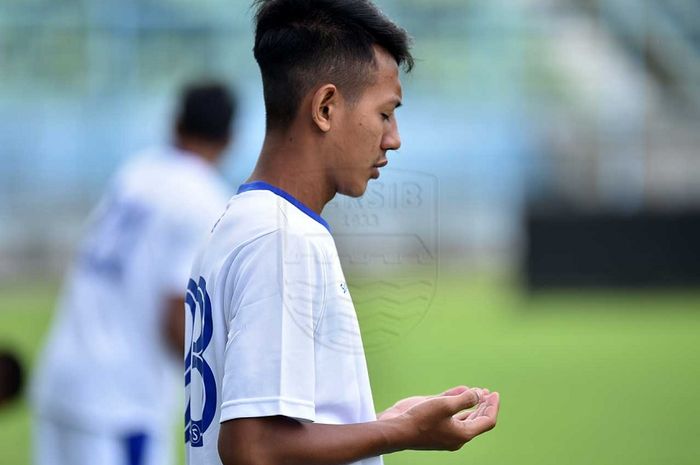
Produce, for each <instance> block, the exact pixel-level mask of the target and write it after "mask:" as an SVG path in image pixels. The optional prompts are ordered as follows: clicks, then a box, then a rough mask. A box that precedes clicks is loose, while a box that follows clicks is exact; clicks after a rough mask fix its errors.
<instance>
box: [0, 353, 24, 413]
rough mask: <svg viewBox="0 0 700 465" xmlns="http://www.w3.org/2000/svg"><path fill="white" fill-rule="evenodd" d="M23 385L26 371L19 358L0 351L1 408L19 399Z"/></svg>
mask: <svg viewBox="0 0 700 465" xmlns="http://www.w3.org/2000/svg"><path fill="white" fill-rule="evenodd" d="M23 384H24V371H23V370H22V365H21V363H20V361H19V359H18V358H17V356H16V355H14V354H13V353H12V352H9V351H6V350H3V351H0V406H2V405H3V404H6V403H7V402H10V401H11V400H13V399H15V398H16V397H18V396H19V395H20V393H21V392H22V386H23Z"/></svg>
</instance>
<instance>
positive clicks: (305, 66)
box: [253, 0, 414, 129]
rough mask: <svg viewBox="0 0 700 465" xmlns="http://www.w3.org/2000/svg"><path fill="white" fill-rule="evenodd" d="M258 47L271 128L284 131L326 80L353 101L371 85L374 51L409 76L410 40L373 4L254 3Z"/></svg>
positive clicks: (339, 0)
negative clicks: (379, 50)
mask: <svg viewBox="0 0 700 465" xmlns="http://www.w3.org/2000/svg"><path fill="white" fill-rule="evenodd" d="M253 6H254V7H257V12H256V15H255V23H256V27H255V47H254V49H253V52H254V54H255V59H256V60H257V62H258V65H259V66H260V72H261V74H262V80H263V89H264V94H265V110H266V114H267V126H268V129H271V128H277V129H285V128H287V127H288V126H289V124H290V123H291V122H292V121H293V119H294V117H295V116H296V113H297V111H298V110H299V105H300V103H301V100H302V98H303V97H304V96H305V95H306V94H307V93H308V92H309V91H310V90H311V89H313V87H314V86H316V85H318V84H320V83H322V82H323V81H326V82H330V83H333V84H335V85H336V86H337V87H338V89H340V90H341V92H343V95H344V96H345V97H346V98H348V99H349V100H351V101H352V100H353V99H355V98H357V97H358V96H359V95H360V94H361V91H362V90H363V89H364V87H365V86H366V85H367V84H369V83H370V82H371V78H372V73H371V72H370V71H371V68H372V67H373V66H375V60H374V51H373V48H372V46H373V45H378V46H380V47H382V48H384V49H385V50H386V51H387V52H388V53H389V54H391V56H393V57H394V59H395V60H396V63H397V64H398V65H399V66H403V67H404V69H405V70H406V71H407V72H410V71H411V69H412V68H413V63H414V62H413V57H412V56H411V52H410V50H409V49H410V43H411V40H410V38H409V36H408V34H407V33H406V31H405V30H404V29H402V28H400V27H399V26H397V25H396V24H395V23H394V22H392V21H391V20H390V19H389V18H387V17H386V16H385V15H384V14H383V13H382V12H381V11H380V10H379V9H378V8H377V7H376V6H375V5H374V4H373V3H372V2H371V1H369V0H255V2H254V3H253Z"/></svg>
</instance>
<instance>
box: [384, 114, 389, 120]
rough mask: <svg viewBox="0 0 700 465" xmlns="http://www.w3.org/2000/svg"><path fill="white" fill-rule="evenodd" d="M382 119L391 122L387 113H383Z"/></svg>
mask: <svg viewBox="0 0 700 465" xmlns="http://www.w3.org/2000/svg"><path fill="white" fill-rule="evenodd" d="M382 119H383V120H384V121H389V115H387V114H386V113H382Z"/></svg>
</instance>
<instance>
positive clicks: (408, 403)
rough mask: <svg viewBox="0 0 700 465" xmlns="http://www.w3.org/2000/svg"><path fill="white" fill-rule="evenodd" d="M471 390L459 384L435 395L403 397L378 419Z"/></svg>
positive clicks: (392, 416) (397, 414)
mask: <svg viewBox="0 0 700 465" xmlns="http://www.w3.org/2000/svg"><path fill="white" fill-rule="evenodd" d="M467 390H469V388H468V387H466V386H457V387H453V388H452V389H448V390H447V391H445V392H443V393H440V394H437V395H433V396H413V397H407V398H406V399H402V400H400V401H398V402H396V403H395V404H394V405H393V406H391V407H389V408H388V409H386V410H385V411H383V412H382V413H380V414H378V415H377V420H388V419H390V418H395V417H398V416H399V415H402V414H404V413H406V411H408V410H409V409H410V408H412V407H414V406H415V405H417V404H420V403H421V402H423V401H425V400H428V399H432V398H434V397H440V396H455V395H457V394H461V393H463V392H464V391H467ZM487 392H488V391H487Z"/></svg>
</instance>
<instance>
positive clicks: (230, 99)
mask: <svg viewBox="0 0 700 465" xmlns="http://www.w3.org/2000/svg"><path fill="white" fill-rule="evenodd" d="M236 110H237V101H236V97H235V95H234V94H233V92H232V91H231V90H230V89H229V88H228V87H226V86H225V85H224V84H222V83H218V82H199V83H192V84H189V85H188V86H186V87H185V88H184V89H183V90H182V93H181V95H180V101H179V105H178V110H177V116H176V119H175V143H176V145H177V146H178V147H180V148H182V149H184V150H187V151H189V152H192V153H195V154H197V155H199V156H201V157H203V158H205V159H207V160H208V161H210V162H213V163H214V162H217V161H218V160H219V158H220V157H221V154H222V153H223V152H224V151H225V150H226V148H227V147H228V145H229V143H230V141H231V126H232V123H233V121H234V119H235V117H236Z"/></svg>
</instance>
